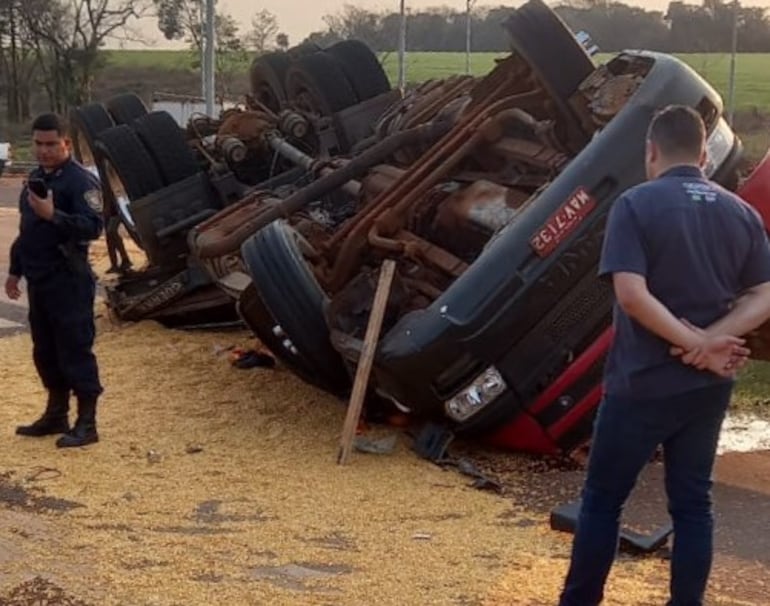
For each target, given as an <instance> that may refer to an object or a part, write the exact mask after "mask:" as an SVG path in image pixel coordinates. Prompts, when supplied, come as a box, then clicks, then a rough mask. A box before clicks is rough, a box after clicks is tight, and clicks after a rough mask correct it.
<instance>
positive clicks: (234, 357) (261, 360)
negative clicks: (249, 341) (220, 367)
mask: <svg viewBox="0 0 770 606" xmlns="http://www.w3.org/2000/svg"><path fill="white" fill-rule="evenodd" d="M230 364H232V365H233V366H235V367H236V368H241V369H247V368H274V367H275V358H274V357H273V356H271V355H269V354H265V353H261V352H258V351H256V350H254V349H246V350H244V349H239V348H233V349H232V350H231V352H230Z"/></svg>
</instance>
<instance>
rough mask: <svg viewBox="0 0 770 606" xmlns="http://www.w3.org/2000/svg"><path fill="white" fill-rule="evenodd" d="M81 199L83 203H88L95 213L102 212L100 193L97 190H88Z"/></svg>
mask: <svg viewBox="0 0 770 606" xmlns="http://www.w3.org/2000/svg"><path fill="white" fill-rule="evenodd" d="M83 198H85V201H86V202H87V203H88V206H89V207H90V208H91V210H93V211H94V212H97V213H100V212H102V208H103V204H102V192H101V191H99V190H98V189H89V190H88V191H87V192H86V193H84V194H83Z"/></svg>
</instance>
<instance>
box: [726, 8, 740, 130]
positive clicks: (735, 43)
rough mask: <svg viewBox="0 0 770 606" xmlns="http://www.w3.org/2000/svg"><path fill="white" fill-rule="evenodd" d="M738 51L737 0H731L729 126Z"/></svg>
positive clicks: (733, 111)
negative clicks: (731, 35) (731, 39)
mask: <svg viewBox="0 0 770 606" xmlns="http://www.w3.org/2000/svg"><path fill="white" fill-rule="evenodd" d="M737 53H738V0H733V41H732V50H731V53H730V78H729V92H728V98H727V115H728V120H729V122H730V126H733V125H734V122H733V120H734V119H735V56H736V54H737Z"/></svg>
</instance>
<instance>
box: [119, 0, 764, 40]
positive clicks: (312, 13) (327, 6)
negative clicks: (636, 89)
mask: <svg viewBox="0 0 770 606" xmlns="http://www.w3.org/2000/svg"><path fill="white" fill-rule="evenodd" d="M546 1H549V0H546ZM522 2H523V0H516V1H513V2H512V1H510V0H498V1H495V0H489V1H487V0H477V4H479V5H493V6H499V5H501V4H502V5H511V6H516V5H519V4H521V3H522ZM346 3H347V4H354V5H356V6H359V7H361V8H368V9H373V10H389V11H394V12H396V11H398V8H399V0H391V1H390V2H388V1H383V0H219V1H218V10H220V11H222V12H226V13H229V14H231V15H233V16H234V17H235V18H236V19H237V20H238V21H239V22H240V23H241V33H246V32H248V30H249V29H251V26H250V22H251V16H252V15H253V14H254V13H256V12H258V11H259V10H260V9H263V8H264V9H267V10H269V11H270V12H272V13H273V14H274V15H276V17H277V18H278V26H279V28H280V30H281V31H284V32H286V33H287V34H288V35H289V41H290V43H291V44H292V45H293V44H296V43H298V42H300V41H302V39H303V38H305V37H306V36H307V35H308V34H309V33H311V32H313V31H317V30H320V29H324V24H323V21H322V18H323V16H324V15H327V14H333V13H336V12H338V11H340V10H342V7H343V6H344V5H345V4H346ZM549 3H550V2H549ZM628 3H629V4H638V5H641V6H644V7H646V8H654V9H658V10H660V9H664V8H666V7H667V6H668V0H636V1H628ZM697 3H698V4H700V0H698V2H697ZM755 3H756V4H766V3H770V0H761V1H756V0H755V2H751V1H750V0H749V2H746V4H752V5H753V4H755ZM406 5H407V9H409V8H411V9H413V10H417V9H424V8H428V7H431V6H449V7H455V8H457V10H464V9H465V0H444V1H442V0H406ZM138 30H139V32H141V34H142V36H143V37H147V38H148V39H151V40H152V42H153V45H152V46H150V48H171V47H174V46H176V47H179V44H177V45H173V44H170V43H169V42H167V41H166V40H164V39H163V36H162V35H161V34H160V33H159V32H158V28H157V21H156V20H155V19H153V18H146V19H143V20H142V21H141V22H140V23H139V24H138ZM111 46H112V45H111ZM130 47H131V48H135V47H136V45H134V44H132V45H130Z"/></svg>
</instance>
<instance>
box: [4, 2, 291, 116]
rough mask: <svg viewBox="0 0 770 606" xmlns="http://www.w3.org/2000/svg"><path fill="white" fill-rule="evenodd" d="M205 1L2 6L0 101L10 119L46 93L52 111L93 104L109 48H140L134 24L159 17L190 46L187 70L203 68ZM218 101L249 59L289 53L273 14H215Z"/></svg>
mask: <svg viewBox="0 0 770 606" xmlns="http://www.w3.org/2000/svg"><path fill="white" fill-rule="evenodd" d="M201 6H202V3H201V2H200V0H0V87H1V88H0V94H2V96H3V97H4V98H5V106H6V113H7V120H8V122H11V123H21V122H24V121H26V120H28V119H29V118H30V114H31V111H32V107H31V105H32V103H31V101H32V93H33V91H35V92H38V91H39V90H41V89H42V90H43V91H44V92H45V96H46V97H47V99H48V106H49V107H50V109H51V110H53V111H58V112H64V111H66V110H67V109H68V108H69V107H72V106H77V105H81V104H83V103H86V102H88V101H89V100H90V99H91V87H92V84H93V82H94V78H95V77H96V76H97V75H98V73H99V72H100V71H101V70H103V69H104V68H105V67H106V66H107V60H106V55H105V52H104V48H105V45H106V44H107V42H108V41H136V42H143V40H142V38H141V36H140V35H139V34H138V32H137V31H136V29H135V20H136V19H137V18H140V17H144V16H149V15H154V16H155V17H156V18H157V23H158V29H159V30H160V32H161V33H162V34H163V35H164V36H165V37H166V38H167V39H168V40H183V41H185V42H187V44H188V46H189V48H190V50H191V52H190V67H191V68H193V69H195V68H199V67H200V56H201V53H200V50H201V46H202V44H203V36H202V32H203V27H202V15H201ZM215 30H216V38H217V65H216V68H217V71H218V75H219V76H220V77H221V78H220V82H219V84H220V94H223V95H226V94H227V92H228V91H227V90H222V87H225V88H226V85H227V82H228V78H227V76H228V75H229V74H231V73H232V72H233V71H237V70H241V71H242V70H243V68H244V65H247V64H248V63H247V62H248V59H249V57H250V56H253V55H255V54H259V53H263V52H266V51H267V50H272V49H277V50H286V49H288V47H289V38H288V36H287V35H286V34H285V33H282V32H281V31H280V30H279V28H278V20H277V18H276V17H275V15H273V14H272V13H270V12H269V11H264V10H262V11H258V12H256V13H255V14H254V16H253V17H252V19H251V22H250V23H248V24H246V27H242V24H239V23H238V22H236V20H235V19H234V18H233V17H232V16H231V15H229V14H227V13H225V12H222V11H220V10H217V14H216V21H215Z"/></svg>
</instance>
